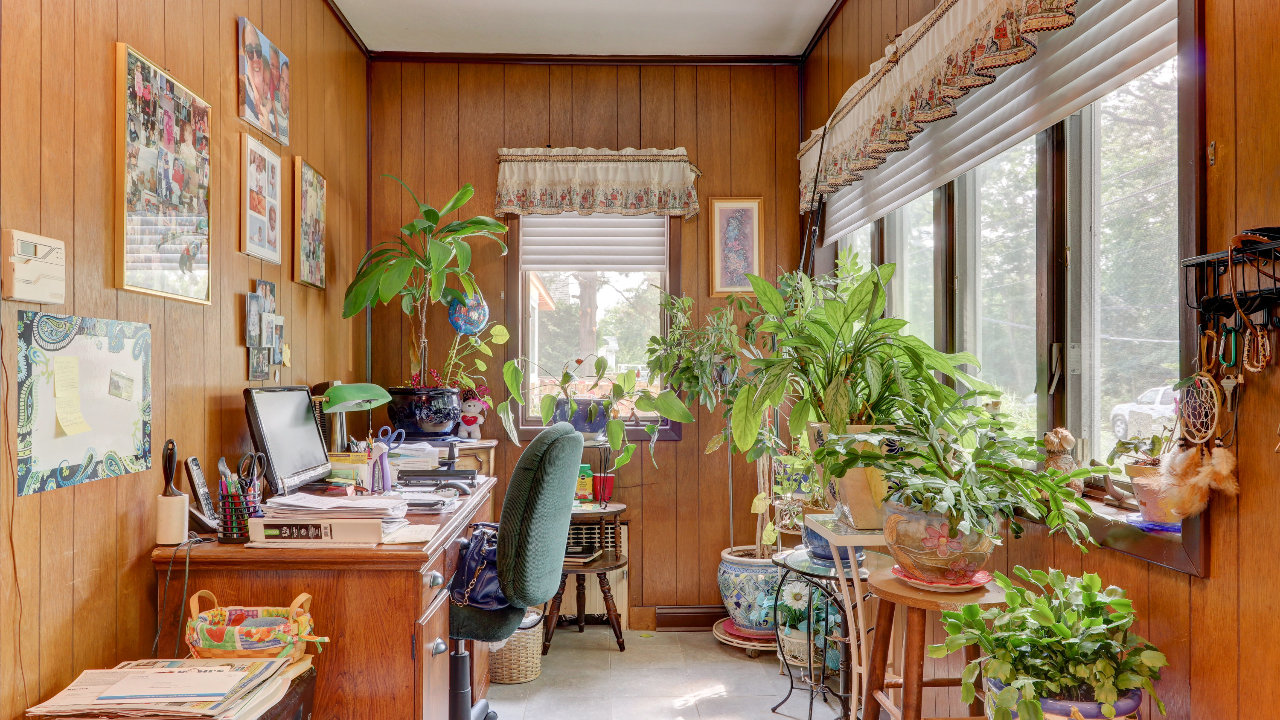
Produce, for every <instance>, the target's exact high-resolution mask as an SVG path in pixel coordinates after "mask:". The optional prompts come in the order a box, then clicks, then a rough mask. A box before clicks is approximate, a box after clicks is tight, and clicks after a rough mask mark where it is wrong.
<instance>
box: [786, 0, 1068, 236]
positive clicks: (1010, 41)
mask: <svg viewBox="0 0 1280 720" xmlns="http://www.w3.org/2000/svg"><path fill="white" fill-rule="evenodd" d="M1075 4H1076V0H942V1H941V2H939V3H938V6H937V7H935V8H934V9H933V10H932V11H931V12H930V13H929V14H928V15H927V16H925V18H924V19H923V20H921V21H920V22H918V23H916V24H915V25H913V26H911V27H910V28H908V29H907V30H906V31H905V32H903V33H902V35H900V36H899V37H898V38H897V39H896V40H895V41H894V42H893V44H891V45H889V46H888V47H887V48H885V56H884V57H883V58H882V59H880V60H878V61H876V63H875V64H873V65H872V66H871V71H870V72H869V73H868V74H867V75H866V76H864V77H863V78H862V79H861V80H859V81H858V82H856V83H854V85H853V87H851V88H849V90H848V91H847V92H845V94H844V97H842V98H841V99H840V102H839V103H838V104H837V105H836V109H835V111H834V112H832V114H831V117H830V118H829V119H828V120H827V122H826V124H825V125H824V126H823V127H822V128H819V129H817V130H814V131H813V133H812V134H811V135H810V137H809V138H808V139H807V140H805V142H804V143H803V144H802V145H801V147H800V154H799V158H800V208H801V211H802V212H808V211H809V210H811V209H813V207H814V206H815V205H816V198H817V196H818V195H826V194H829V193H832V192H835V191H836V190H839V189H840V188H842V187H844V186H846V185H850V184H852V183H854V182H857V181H859V180H861V179H862V175H861V173H862V172H864V171H867V170H873V169H875V168H878V167H880V165H882V164H883V163H884V162H885V160H886V159H887V158H888V156H889V154H890V153H894V152H899V151H902V150H906V149H907V148H908V147H909V145H910V142H911V139H912V138H913V137H914V136H915V135H917V134H919V133H920V132H922V131H923V130H924V127H925V125H927V124H928V123H931V122H937V121H939V120H944V119H946V118H949V117H951V116H953V115H955V114H956V113H957V109H956V105H955V101H956V100H958V99H959V98H961V97H964V95H965V93H967V92H968V91H969V90H972V89H974V88H978V87H982V86H984V85H988V84H990V83H992V82H994V81H995V79H996V71H997V70H999V69H1000V68H1004V67H1008V66H1011V65H1017V64H1019V63H1023V62H1026V61H1027V60H1030V59H1031V58H1032V57H1033V56H1034V55H1035V54H1036V45H1035V41H1034V36H1035V34H1036V33H1042V32H1048V31H1051V30H1060V29H1062V28H1066V27H1070V26H1071V25H1072V24H1074V23H1075ZM815 176H816V180H817V185H816V189H817V193H816V194H815V193H814V189H815V184H814V183H815Z"/></svg>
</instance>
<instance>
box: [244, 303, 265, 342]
mask: <svg viewBox="0 0 1280 720" xmlns="http://www.w3.org/2000/svg"><path fill="white" fill-rule="evenodd" d="M244 346H245V347H251V348H253V347H262V296H261V295H259V294H258V293H249V294H248V295H245V296H244Z"/></svg>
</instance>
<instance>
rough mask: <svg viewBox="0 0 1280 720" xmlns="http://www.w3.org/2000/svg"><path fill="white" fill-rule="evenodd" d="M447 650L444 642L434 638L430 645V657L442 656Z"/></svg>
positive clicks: (447, 647)
mask: <svg viewBox="0 0 1280 720" xmlns="http://www.w3.org/2000/svg"><path fill="white" fill-rule="evenodd" d="M448 650H449V646H448V645H446V644H445V642H444V640H441V639H440V638H436V641H435V642H433V643H431V657H435V656H436V655H443V654H444V653H445V652H447V651H448Z"/></svg>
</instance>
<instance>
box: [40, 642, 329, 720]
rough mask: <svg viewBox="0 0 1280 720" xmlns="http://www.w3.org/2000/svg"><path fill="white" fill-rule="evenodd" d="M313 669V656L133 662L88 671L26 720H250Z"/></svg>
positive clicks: (276, 701)
mask: <svg viewBox="0 0 1280 720" xmlns="http://www.w3.org/2000/svg"><path fill="white" fill-rule="evenodd" d="M310 667H311V656H310V655H304V656H302V658H300V659H299V660H297V661H293V660H288V659H266V658H246V659H232V660H204V659H188V660H134V661H130V662H124V663H120V664H119V665H117V666H116V667H115V668H113V669H111V670H85V671H84V672H83V673H80V677H78V678H76V681H75V682H73V683H71V685H70V686H68V687H67V689H65V690H63V691H62V692H60V693H58V694H57V695H55V696H53V697H52V698H50V699H49V700H47V701H45V702H43V703H40V704H39V705H36V706H35V707H33V708H30V709H28V710H27V717H42V718H86V719H87V718H101V719H107V718H111V719H114V718H174V719H177V718H212V719H214V720H247V719H248V718H256V717H258V716H259V715H260V714H262V712H264V711H265V710H267V709H269V708H270V707H271V706H273V705H275V704H276V703H278V702H279V701H280V700H281V698H283V697H284V696H285V693H286V692H287V691H288V690H289V685H290V683H292V682H293V680H294V678H296V677H298V676H299V675H301V674H302V673H304V672H306V671H307V670H308V669H309V668H310Z"/></svg>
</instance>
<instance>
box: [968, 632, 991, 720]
mask: <svg viewBox="0 0 1280 720" xmlns="http://www.w3.org/2000/svg"><path fill="white" fill-rule="evenodd" d="M980 652H981V648H979V647H978V646H977V645H966V646H965V648H964V664H965V665H966V666H967V665H968V664H969V663H971V662H973V661H974V660H977V659H978V655H979V653H980ZM973 684H974V687H975V688H976V689H977V691H978V692H977V694H976V695H974V698H973V702H971V703H969V714H970V715H973V716H975V717H976V716H985V714H986V712H987V710H986V707H985V703H983V701H982V692H983V687H982V672H981V671H979V672H978V677H976V678H975V679H974V681H973Z"/></svg>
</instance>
